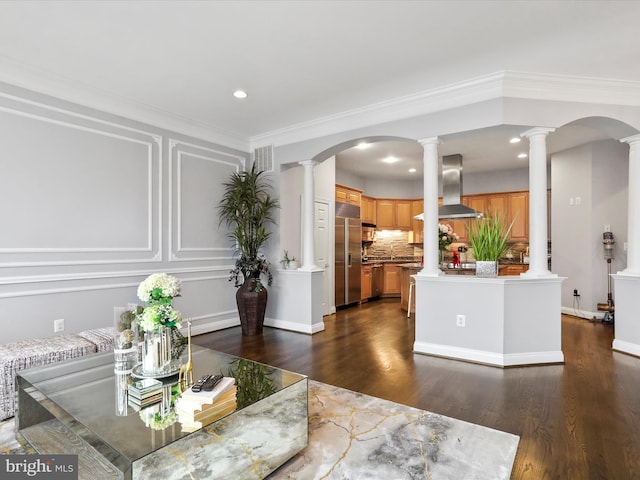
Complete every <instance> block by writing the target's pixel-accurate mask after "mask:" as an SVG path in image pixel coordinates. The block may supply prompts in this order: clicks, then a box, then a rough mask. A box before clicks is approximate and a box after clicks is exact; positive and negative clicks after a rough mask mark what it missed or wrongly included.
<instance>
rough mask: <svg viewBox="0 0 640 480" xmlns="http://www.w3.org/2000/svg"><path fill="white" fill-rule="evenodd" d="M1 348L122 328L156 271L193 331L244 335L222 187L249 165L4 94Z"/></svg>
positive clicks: (0, 88) (121, 122) (16, 92)
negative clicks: (221, 221)
mask: <svg viewBox="0 0 640 480" xmlns="http://www.w3.org/2000/svg"><path fill="white" fill-rule="evenodd" d="M0 144H2V148H3V153H2V156H1V157H0V166H1V168H2V172H3V175H1V176H0V192H1V193H0V195H2V205H3V208H2V211H3V214H2V223H3V228H2V234H1V235H0V275H1V277H0V284H1V285H2V289H1V292H0V308H1V311H2V313H3V315H2V317H1V319H0V322H2V325H1V328H0V331H1V332H2V334H1V336H0V342H2V343H5V342H9V341H16V340H21V339H25V338H30V337H45V336H50V335H53V334H54V330H53V320H55V319H61V318H62V319H64V320H65V327H66V328H65V333H74V332H79V331H82V330H85V329H89V328H95V327H103V326H109V325H113V322H114V307H119V306H126V305H127V304H128V303H130V302H136V303H139V300H138V299H137V297H136V289H137V286H138V284H139V283H140V282H141V281H142V280H143V279H144V278H145V277H146V276H147V275H149V274H150V273H152V272H160V271H163V272H167V273H171V274H173V275H176V276H177V277H179V278H180V279H182V281H183V284H184V286H183V295H182V297H180V298H177V299H176V300H175V306H176V308H177V309H178V310H180V311H181V312H182V314H183V316H185V317H192V318H193V320H194V322H193V323H194V329H193V330H194V332H195V333H198V332H202V331H208V330H212V329H215V328H221V327H223V326H230V325H234V324H237V323H238V321H237V311H236V307H235V300H234V295H233V292H234V289H233V285H232V284H230V283H229V282H228V272H229V270H230V268H231V265H232V260H231V256H232V253H233V249H232V248H230V244H229V241H228V239H227V238H226V231H225V230H224V229H219V228H218V224H217V218H218V215H217V211H216V206H217V204H218V203H219V200H220V198H221V195H222V189H221V182H222V181H223V180H224V179H226V178H227V177H228V175H229V174H230V173H231V172H234V171H237V170H238V169H240V168H241V166H242V165H243V163H244V162H245V161H246V159H247V156H248V155H247V154H246V153H243V152H240V151H237V150H233V149H229V148H225V147H223V146H220V145H214V144H211V143H208V142H205V141H201V140H198V139H195V138H189V137H186V136H184V135H179V134H176V133H174V132H170V131H166V130H162V129H159V128H155V127H152V126H150V125H145V124H141V123H138V122H134V121H130V120H127V119H125V118H122V117H117V116H114V115H110V114H107V113H103V112H99V111H96V110H92V109H88V108H84V107H81V106H78V105H74V104H71V103H67V102H64V101H61V100H58V99H54V98H51V97H47V96H44V95H39V94H36V93H34V92H29V91H26V90H23V89H19V88H16V87H12V86H8V85H0Z"/></svg>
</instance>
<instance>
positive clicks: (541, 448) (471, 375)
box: [194, 300, 640, 480]
mask: <svg viewBox="0 0 640 480" xmlns="http://www.w3.org/2000/svg"><path fill="white" fill-rule="evenodd" d="M324 322H325V326H326V329H325V331H323V332H320V333H317V334H315V335H305V334H300V333H294V332H288V331H283V330H277V329H272V328H266V327H265V331H264V333H263V335H262V336H254V337H243V336H242V334H241V331H240V327H234V328H230V329H226V330H222V331H219V332H213V333H208V334H204V335H199V336H197V337H194V343H195V344H198V345H202V346H205V347H209V348H213V349H216V350H220V351H223V352H227V353H230V354H234V355H238V356H242V357H246V358H250V359H252V360H256V361H260V362H264V363H267V364H271V365H274V366H277V367H280V368H284V369H287V370H291V371H294V372H298V373H302V374H305V375H308V376H309V377H310V378H311V379H314V380H318V381H320V382H324V383H329V384H332V385H337V386H340V387H343V388H348V389H350V390H355V391H358V392H361V393H365V394H368V395H373V396H376V397H381V398H385V399H387V400H392V401H394V402H398V403H403V404H406V405H410V406H413V407H417V408H421V409H424V410H429V411H431V412H437V413H440V414H443V415H447V416H450V417H454V418H457V419H460V420H465V421H468V422H472V423H477V424H480V425H484V426H487V427H490V428H495V429H498V430H502V431H505V432H510V433H514V434H516V435H519V436H520V444H519V447H518V453H517V455H516V460H515V464H514V467H513V472H512V475H511V478H512V479H518V480H520V479H523V480H525V479H526V480H541V479H557V480H582V479H607V480H612V479H616V480H617V479H640V358H636V357H632V356H628V355H625V354H621V353H617V352H613V351H612V350H611V342H612V339H613V329H614V328H615V327H614V326H611V325H603V324H602V323H592V322H590V321H587V320H584V319H580V318H575V317H570V316H563V319H562V345H563V347H562V348H563V352H564V355H565V363H564V365H550V366H531V367H524V368H508V369H500V368H495V367H489V366H484V365H476V364H471V363H465V362H460V361H454V360H446V359H442V358H437V357H430V356H426V355H420V354H414V353H413V352H412V346H413V340H414V334H413V332H414V322H413V316H412V319H411V320H408V319H407V318H406V312H403V311H401V310H400V308H399V303H398V301H397V300H379V301H376V302H371V303H367V304H363V305H361V306H358V307H353V308H349V309H345V310H341V311H339V312H338V313H337V314H336V315H332V316H329V317H325V319H324Z"/></svg>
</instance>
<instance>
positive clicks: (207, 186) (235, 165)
mask: <svg viewBox="0 0 640 480" xmlns="http://www.w3.org/2000/svg"><path fill="white" fill-rule="evenodd" d="M169 152H170V153H169V158H170V166H169V178H170V182H169V183H170V189H169V198H170V202H169V203H170V205H171V207H170V212H169V232H170V237H169V252H170V253H169V260H170V261H172V262H179V261H216V262H220V261H225V262H226V261H229V260H230V259H231V256H232V255H233V249H232V248H230V246H229V239H228V237H227V231H226V229H225V228H224V226H223V227H222V228H220V227H219V225H218V212H217V205H218V204H219V203H220V200H221V198H222V191H223V190H222V188H223V187H222V182H223V181H225V179H226V178H228V176H229V175H230V174H231V173H233V172H238V171H241V170H243V169H244V168H245V162H246V158H245V157H242V156H238V155H233V154H229V153H226V152H223V151H220V150H213V149H210V148H206V147H202V146H199V145H195V144H192V143H187V142H182V141H179V140H175V139H169Z"/></svg>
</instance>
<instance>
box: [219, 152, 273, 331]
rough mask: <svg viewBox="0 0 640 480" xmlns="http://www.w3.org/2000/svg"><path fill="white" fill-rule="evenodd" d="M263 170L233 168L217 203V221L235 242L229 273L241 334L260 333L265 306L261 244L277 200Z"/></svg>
mask: <svg viewBox="0 0 640 480" xmlns="http://www.w3.org/2000/svg"><path fill="white" fill-rule="evenodd" d="M263 174H264V172H263V171H258V170H256V167H255V164H254V165H253V166H252V167H251V170H249V171H243V172H234V173H233V174H232V175H231V177H230V178H229V179H228V180H227V181H226V182H225V183H223V186H224V194H223V197H222V200H221V201H220V204H219V205H218V213H219V215H220V219H219V225H222V224H224V225H225V226H226V227H227V228H228V229H229V238H230V239H231V241H232V242H233V244H234V245H235V246H236V248H237V251H236V255H237V256H238V257H237V259H236V262H235V268H234V269H233V270H231V277H230V279H229V280H233V281H234V283H235V286H236V287H240V288H239V289H238V291H237V292H236V303H237V305H238V313H239V315H240V324H241V326H242V334H243V335H257V334H260V333H262V326H263V324H264V315H265V311H266V308H267V289H266V288H265V286H264V284H263V280H262V279H263V277H264V278H266V280H267V285H271V283H272V280H273V277H272V275H271V272H270V271H269V262H268V261H267V259H266V257H265V256H264V255H263V254H262V252H261V250H260V249H261V248H262V247H263V246H264V244H265V243H266V241H267V240H268V239H269V237H270V236H271V232H270V231H269V230H267V227H268V224H269V223H273V224H275V223H276V222H275V218H274V214H275V211H276V209H277V208H278V207H279V205H278V201H277V200H276V199H274V198H272V197H271V195H270V192H271V189H272V187H271V185H270V184H269V183H268V182H267V181H266V180H265V179H264V178H263V176H262V175H263Z"/></svg>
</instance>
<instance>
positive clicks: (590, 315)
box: [560, 307, 605, 320]
mask: <svg viewBox="0 0 640 480" xmlns="http://www.w3.org/2000/svg"><path fill="white" fill-rule="evenodd" d="M560 311H561V312H562V313H564V314H565V315H572V316H574V317H580V318H586V319H587V320H602V318H603V317H604V313H605V312H590V311H588V310H579V309H576V308H572V307H561V308H560Z"/></svg>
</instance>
